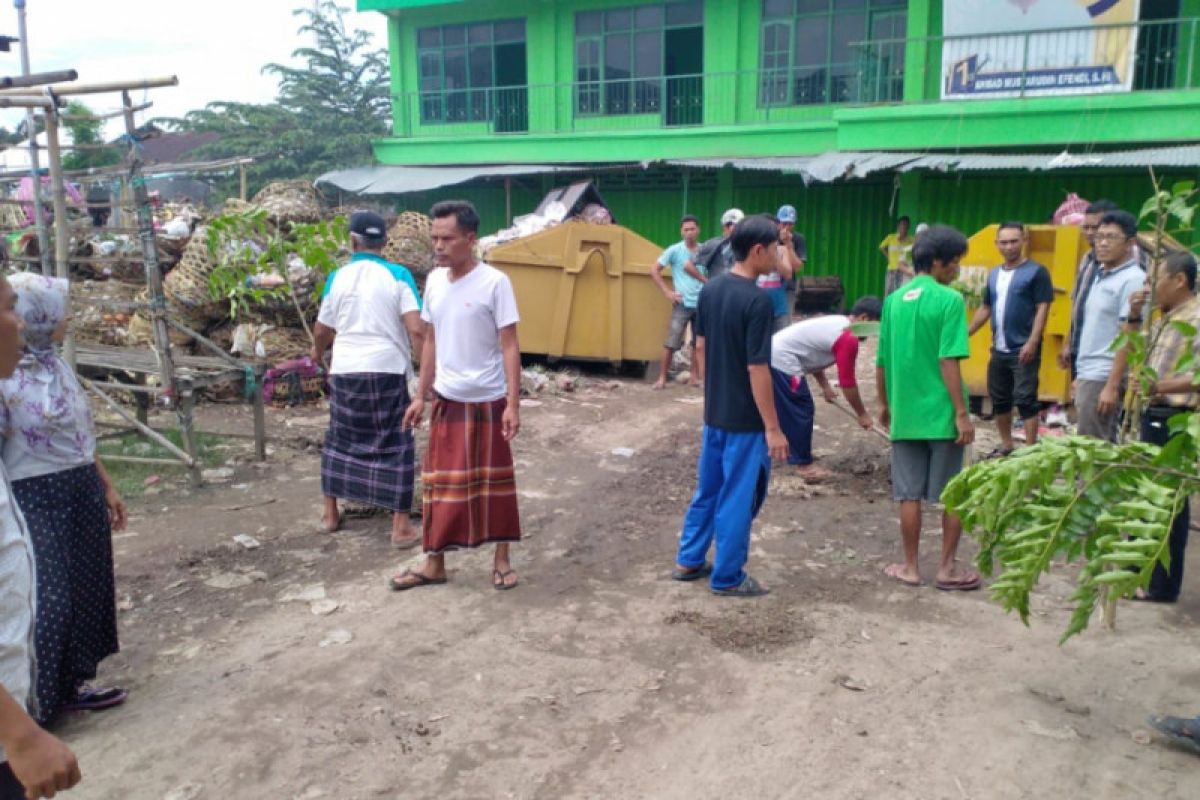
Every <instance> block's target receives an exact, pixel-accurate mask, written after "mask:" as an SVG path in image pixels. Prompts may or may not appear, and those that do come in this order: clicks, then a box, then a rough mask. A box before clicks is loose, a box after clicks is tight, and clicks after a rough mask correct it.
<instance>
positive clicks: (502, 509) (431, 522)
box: [421, 397, 521, 553]
mask: <svg viewBox="0 0 1200 800" xmlns="http://www.w3.org/2000/svg"><path fill="white" fill-rule="evenodd" d="M505 405H506V401H505V400H503V399H501V400H494V401H492V402H488V403H459V402H456V401H454V400H447V399H446V398H444V397H438V398H437V399H436V400H435V401H434V403H433V408H432V410H431V412H430V421H429V447H428V450H427V451H426V453H425V466H424V469H423V470H422V472H421V486H422V489H423V491H424V503H423V504H422V508H423V516H424V523H425V552H427V553H444V552H445V551H447V550H458V549H461V548H470V547H479V546H480V545H484V544H494V543H498V542H516V541H520V539H521V519H520V516H519V515H518V514H517V483H516V476H515V471H514V469H513V457H512V450H511V449H510V448H509V446H508V442H506V441H504V435H503V432H502V428H501V424H500V423H501V418H502V417H503V415H504V409H505Z"/></svg>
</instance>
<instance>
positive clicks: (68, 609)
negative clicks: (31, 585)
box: [12, 464, 119, 723]
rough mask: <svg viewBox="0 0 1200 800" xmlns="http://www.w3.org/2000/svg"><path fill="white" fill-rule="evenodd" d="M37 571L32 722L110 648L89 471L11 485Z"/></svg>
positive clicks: (112, 588)
mask: <svg viewBox="0 0 1200 800" xmlns="http://www.w3.org/2000/svg"><path fill="white" fill-rule="evenodd" d="M12 490H13V496H14V497H15V498H16V500H17V505H18V506H20V508H21V512H22V513H23V514H24V515H25V523H26V525H27V526H28V528H29V535H30V537H31V538H32V539H33V553H34V563H35V565H36V567H37V617H36V621H35V626H34V629H35V651H36V654H37V687H36V697H37V719H38V721H39V722H42V723H45V722H49V721H50V720H52V719H54V717H55V716H57V715H58V713H59V712H60V711H61V710H62V707H63V705H64V704H66V703H70V702H71V701H72V700H74V699H75V693H76V689H77V688H78V686H79V684H81V683H83V682H85V681H90V680H92V679H93V678H95V677H96V667H97V665H99V663H100V662H101V661H103V660H104V659H105V658H107V657H108V656H110V655H112V654H113V653H116V652H117V651H118V650H119V647H118V645H117V600H116V580H115V577H114V575H113V555H112V526H111V524H110V522H109V517H108V505H107V504H106V503H105V501H104V485H103V484H102V483H101V482H100V474H99V473H98V472H97V471H96V467H95V465H94V464H88V465H86V466H82V467H75V468H73V469H67V470H63V471H62V472H53V473H50V474H49V475H40V476H38V477H36V478H24V479H22V480H18V481H13V483H12Z"/></svg>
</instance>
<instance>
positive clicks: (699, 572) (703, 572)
mask: <svg viewBox="0 0 1200 800" xmlns="http://www.w3.org/2000/svg"><path fill="white" fill-rule="evenodd" d="M712 571H713V566H712V564H709V563H705V564H704V565H703V566H700V567H696V568H695V569H684V568H683V567H680V566H676V567H675V569H674V570H673V571H672V572H671V580H673V581H683V582H684V583H688V582H690V581H698V580H700V579H701V578H707V577H708V576H709V575H712Z"/></svg>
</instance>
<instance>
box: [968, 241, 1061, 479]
mask: <svg viewBox="0 0 1200 800" xmlns="http://www.w3.org/2000/svg"><path fill="white" fill-rule="evenodd" d="M1025 241H1026V237H1025V226H1024V225H1023V224H1021V223H1020V222H1005V223H1002V224H1001V225H1000V229H999V230H998V231H996V249H997V250H999V251H1000V255H1001V256H1002V257H1003V258H1004V263H1003V264H1001V265H1000V266H998V267H996V268H994V269H993V270H992V271H991V273H990V274H989V275H988V280H987V286H986V288H985V289H984V294H983V305H981V306H980V307H979V310H978V311H976V312H975V318H974V319H973V320H971V330H970V334H971V335H974V334H975V332H976V331H977V330H979V329H980V328H982V327H983V326H984V324H985V323H986V322H987V321H988V320H991V323H992V357H991V360H990V361H989V362H988V394H989V395H990V396H991V398H992V408H993V410H994V412H995V414H996V430H997V432H999V434H1000V447H999V448H998V449H997V450H995V451H994V452H993V453H992V455H995V456H1006V455H1008V454H1009V453H1011V452H1012V451H1013V448H1014V445H1013V437H1012V423H1013V406H1014V405H1015V406H1016V407H1017V408H1018V409H1019V410H1020V412H1021V419H1022V420H1024V423H1025V443H1026V444H1035V443H1036V442H1037V435H1038V412H1039V411H1040V410H1041V409H1040V408H1039V406H1038V371H1039V370H1040V369H1041V364H1042V334H1043V333H1044V332H1045V330H1046V318H1047V317H1048V316H1049V315H1050V304H1051V303H1052V302H1053V301H1054V284H1053V283H1051V281H1050V271H1049V270H1047V269H1046V268H1045V267H1044V266H1042V265H1041V264H1039V263H1037V262H1036V261H1033V260H1031V259H1028V258H1025V255H1024V253H1025Z"/></svg>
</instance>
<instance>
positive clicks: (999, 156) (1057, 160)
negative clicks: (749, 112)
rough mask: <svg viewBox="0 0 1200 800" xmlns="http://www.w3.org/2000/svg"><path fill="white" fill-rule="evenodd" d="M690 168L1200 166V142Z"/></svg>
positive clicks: (837, 174) (695, 162)
mask: <svg viewBox="0 0 1200 800" xmlns="http://www.w3.org/2000/svg"><path fill="white" fill-rule="evenodd" d="M667 163H668V164H674V165H676V166H684V167H698V168H702V169H704V168H707V169H719V168H721V167H724V166H726V165H728V166H732V167H733V168H734V169H738V170H774V171H780V172H792V173H799V174H800V175H801V176H802V177H803V178H804V180H805V182H806V183H807V182H812V181H819V182H826V181H833V180H838V179H841V178H863V177H866V176H867V175H870V174H871V173H872V172H878V171H880V170H897V171H899V172H908V171H909V170H914V169H929V170H940V171H946V170H952V169H953V170H960V171H974V170H1050V169H1080V168H1085V169H1086V168H1110V169H1111V168H1114V167H1118V168H1119V167H1150V166H1153V167H1196V166H1200V145H1181V146H1176V147H1152V148H1145V149H1141V150H1120V151H1115V152H1108V153H1081V154H1075V153H1070V152H1068V151H1065V150H1064V151H1063V152H1061V153H912V152H897V153H882V152H868V151H862V152H855V151H848V152H837V151H835V152H830V153H822V154H820V155H816V156H796V157H792V158H699V159H682V160H672V161H668V162H667Z"/></svg>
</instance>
